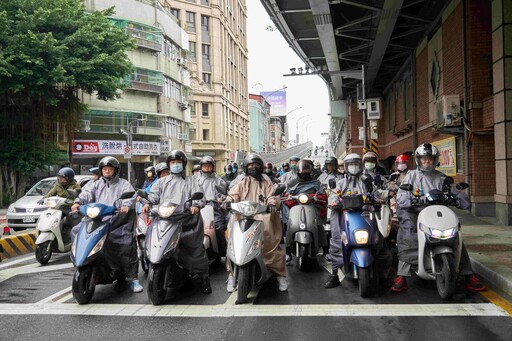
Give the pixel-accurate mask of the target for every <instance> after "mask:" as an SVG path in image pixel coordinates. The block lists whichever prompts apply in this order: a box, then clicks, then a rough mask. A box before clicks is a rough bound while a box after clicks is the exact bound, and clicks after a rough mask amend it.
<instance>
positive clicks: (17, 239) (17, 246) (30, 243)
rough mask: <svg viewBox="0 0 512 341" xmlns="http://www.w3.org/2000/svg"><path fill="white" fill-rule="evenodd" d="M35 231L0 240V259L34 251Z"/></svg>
mask: <svg viewBox="0 0 512 341" xmlns="http://www.w3.org/2000/svg"><path fill="white" fill-rule="evenodd" d="M36 238H37V231H35V230H34V231H31V232H27V233H21V234H17V235H12V236H4V237H3V238H1V239H0V246H1V247H0V250H2V252H1V257H2V259H3V258H11V257H15V256H19V255H24V254H26V253H29V252H34V251H35V250H36Z"/></svg>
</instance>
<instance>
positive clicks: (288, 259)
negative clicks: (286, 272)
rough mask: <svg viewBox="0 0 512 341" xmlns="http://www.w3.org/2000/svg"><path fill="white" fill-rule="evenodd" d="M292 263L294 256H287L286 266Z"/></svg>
mask: <svg viewBox="0 0 512 341" xmlns="http://www.w3.org/2000/svg"><path fill="white" fill-rule="evenodd" d="M291 262H292V255H291V254H286V265H288V264H290V263H291Z"/></svg>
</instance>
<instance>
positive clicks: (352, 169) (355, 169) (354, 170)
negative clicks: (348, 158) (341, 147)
mask: <svg viewBox="0 0 512 341" xmlns="http://www.w3.org/2000/svg"><path fill="white" fill-rule="evenodd" d="M347 169H348V172H349V173H350V174H357V173H359V166H358V165H349V166H348V167H347Z"/></svg>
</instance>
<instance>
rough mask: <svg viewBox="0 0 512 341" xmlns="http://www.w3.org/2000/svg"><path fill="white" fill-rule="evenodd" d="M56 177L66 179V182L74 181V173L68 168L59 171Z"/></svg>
mask: <svg viewBox="0 0 512 341" xmlns="http://www.w3.org/2000/svg"><path fill="white" fill-rule="evenodd" d="M57 176H62V177H63V178H66V180H67V181H68V182H71V181H73V180H74V179H75V171H74V170H72V169H71V168H69V167H64V168H61V169H60V170H59V172H58V173H57Z"/></svg>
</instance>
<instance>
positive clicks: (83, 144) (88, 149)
mask: <svg viewBox="0 0 512 341" xmlns="http://www.w3.org/2000/svg"><path fill="white" fill-rule="evenodd" d="M72 148H73V150H72V152H73V153H76V154H99V153H100V147H99V145H98V142H96V141H73V147H72Z"/></svg>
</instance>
